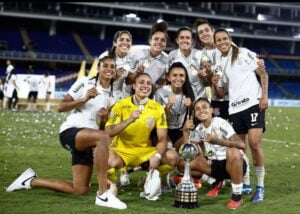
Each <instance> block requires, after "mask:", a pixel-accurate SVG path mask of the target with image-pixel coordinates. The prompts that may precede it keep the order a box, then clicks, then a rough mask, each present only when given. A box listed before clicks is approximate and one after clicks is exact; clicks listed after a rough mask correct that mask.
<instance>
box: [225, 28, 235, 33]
mask: <svg viewBox="0 0 300 214" xmlns="http://www.w3.org/2000/svg"><path fill="white" fill-rule="evenodd" d="M225 30H227V31H228V32H230V33H232V32H234V29H233V28H226V29H225Z"/></svg>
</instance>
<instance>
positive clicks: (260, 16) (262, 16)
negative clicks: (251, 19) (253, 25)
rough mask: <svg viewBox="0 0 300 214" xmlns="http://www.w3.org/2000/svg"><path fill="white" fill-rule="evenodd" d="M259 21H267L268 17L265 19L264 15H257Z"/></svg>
mask: <svg viewBox="0 0 300 214" xmlns="http://www.w3.org/2000/svg"><path fill="white" fill-rule="evenodd" d="M257 20H258V21H265V20H266V17H265V16H264V15H262V14H258V15H257Z"/></svg>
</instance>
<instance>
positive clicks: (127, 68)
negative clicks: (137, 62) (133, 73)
mask: <svg viewBox="0 0 300 214" xmlns="http://www.w3.org/2000/svg"><path fill="white" fill-rule="evenodd" d="M123 68H124V69H125V70H126V71H129V70H130V66H129V64H128V63H126V64H124V65H123Z"/></svg>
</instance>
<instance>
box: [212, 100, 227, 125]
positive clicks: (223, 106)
mask: <svg viewBox="0 0 300 214" xmlns="http://www.w3.org/2000/svg"><path fill="white" fill-rule="evenodd" d="M211 107H212V108H213V109H214V112H213V114H214V116H215V117H222V118H223V119H225V120H228V118H229V114H228V108H229V101H227V100H225V101H213V100H212V101H211Z"/></svg>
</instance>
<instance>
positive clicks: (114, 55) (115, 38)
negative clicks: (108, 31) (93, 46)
mask: <svg viewBox="0 0 300 214" xmlns="http://www.w3.org/2000/svg"><path fill="white" fill-rule="evenodd" d="M124 33H125V34H127V35H128V36H129V38H130V40H131V41H132V35H131V33H130V32H129V31H127V30H119V31H117V32H116V33H115V35H114V38H113V42H117V40H118V39H119V38H120V36H122V34H124ZM109 52H111V53H112V55H113V57H116V46H114V45H113V46H112V48H111V49H110V50H109Z"/></svg>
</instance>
